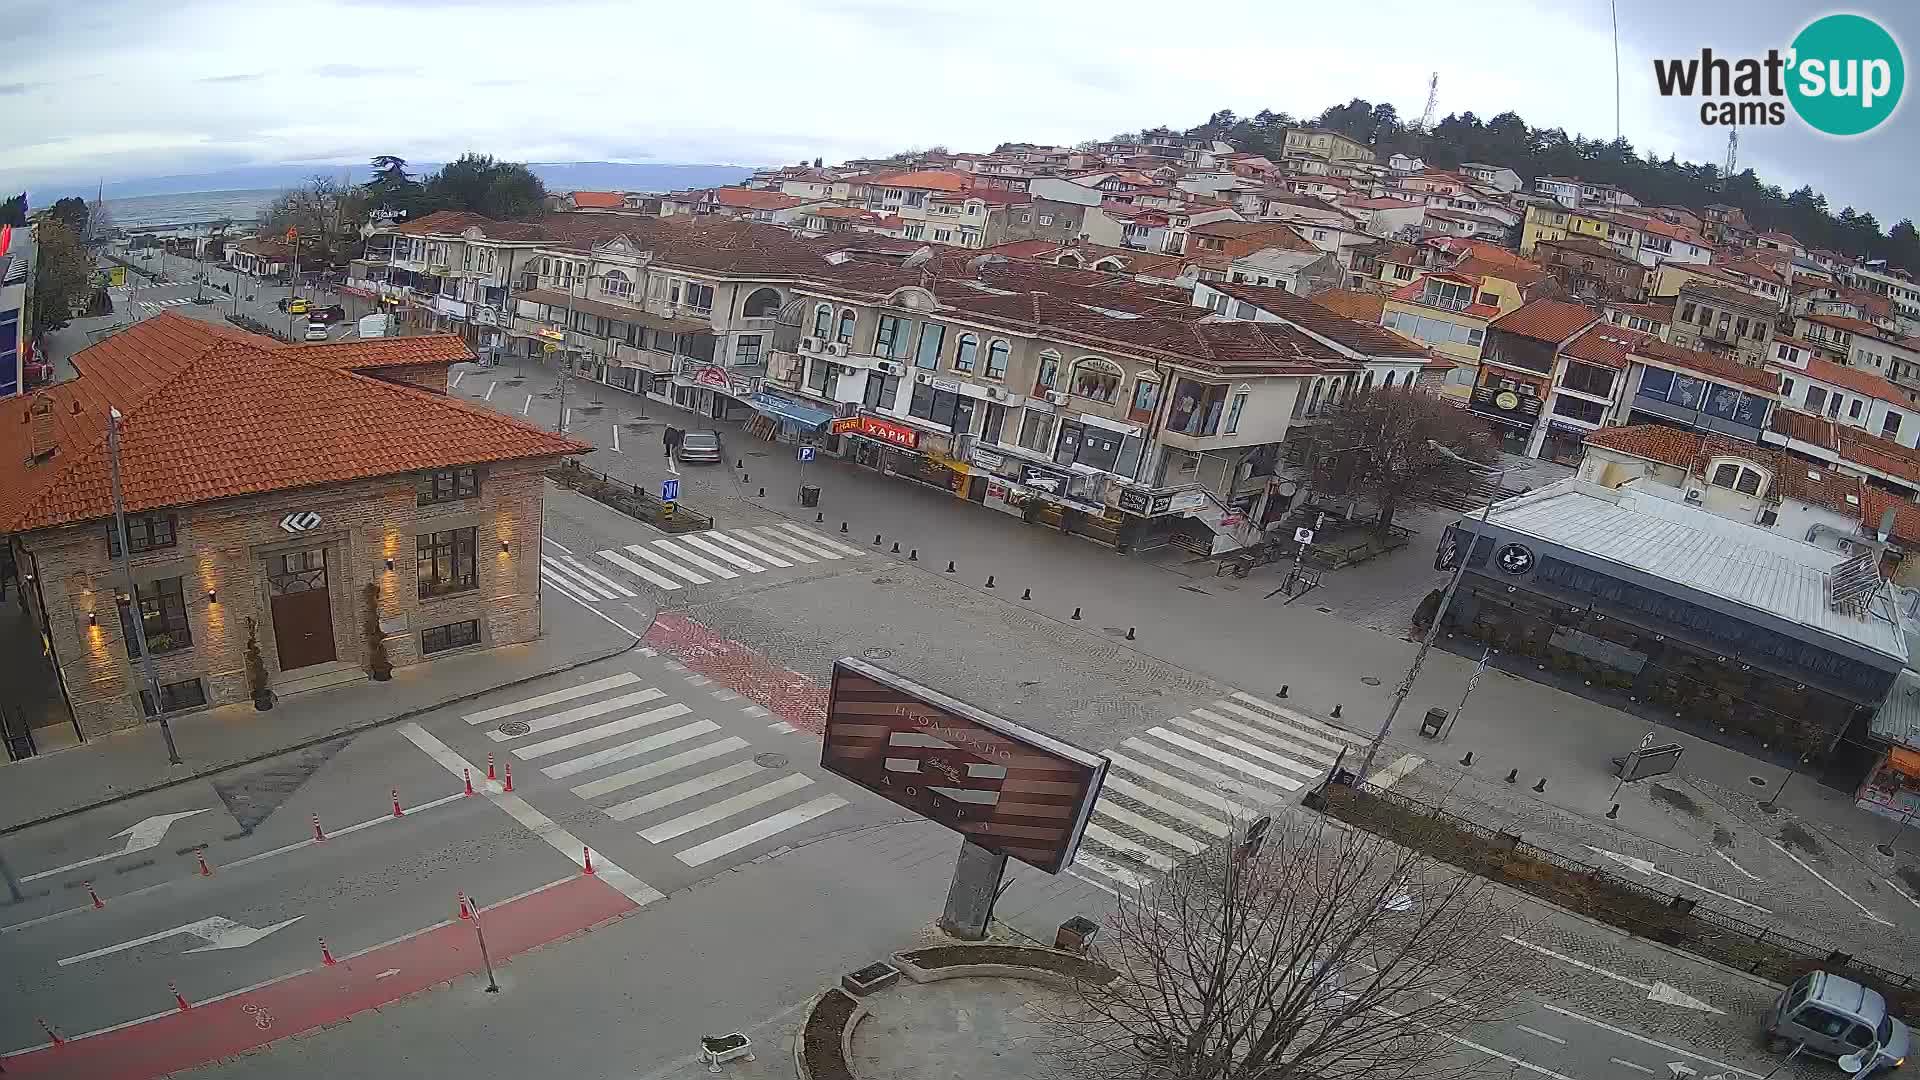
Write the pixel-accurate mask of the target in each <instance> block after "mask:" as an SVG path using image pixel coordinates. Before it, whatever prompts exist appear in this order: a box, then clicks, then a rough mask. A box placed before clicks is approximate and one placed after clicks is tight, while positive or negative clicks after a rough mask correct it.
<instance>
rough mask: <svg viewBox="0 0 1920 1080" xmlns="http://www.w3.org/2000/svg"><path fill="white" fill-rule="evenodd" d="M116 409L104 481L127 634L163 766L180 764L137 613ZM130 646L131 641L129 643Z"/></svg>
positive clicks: (143, 622)
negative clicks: (108, 484) (136, 642)
mask: <svg viewBox="0 0 1920 1080" xmlns="http://www.w3.org/2000/svg"><path fill="white" fill-rule="evenodd" d="M123 419H124V418H123V417H122V416H121V415H120V410H119V409H116V408H114V407H112V406H108V407H107V465H108V470H109V472H108V479H109V480H111V481H112V483H113V532H114V535H115V536H116V537H117V538H118V539H119V541H120V574H121V576H122V577H124V578H126V583H127V608H128V611H129V613H130V614H131V615H132V616H133V618H132V619H131V620H130V621H131V622H132V624H133V625H132V629H131V633H133V634H136V635H138V636H139V638H140V673H141V677H142V678H144V679H145V680H146V683H147V693H148V694H149V695H151V696H152V698H153V715H154V718H155V719H157V720H159V721H160V736H161V737H162V738H164V739H165V740H166V741H167V764H169V765H182V764H185V762H183V761H181V760H180V749H179V748H178V747H176V746H174V744H173V729H172V728H170V727H168V726H167V714H166V712H165V710H163V709H162V708H161V704H160V677H159V676H158V675H157V674H156V673H155V672H154V670H153V650H152V649H151V648H149V647H148V646H147V633H146V619H145V617H144V616H143V615H142V613H141V611H140V589H139V586H137V585H135V584H134V581H133V551H132V549H131V548H129V547H128V545H127V501H126V497H125V495H124V494H123V493H122V492H121V490H120V427H121V421H122V420H123ZM129 644H131V641H129Z"/></svg>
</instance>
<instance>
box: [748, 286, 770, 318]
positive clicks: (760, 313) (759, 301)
mask: <svg viewBox="0 0 1920 1080" xmlns="http://www.w3.org/2000/svg"><path fill="white" fill-rule="evenodd" d="M778 314H780V291H779V290H778V289H755V290H753V292H752V293H750V294H748V296H747V302H746V303H744V304H742V305H740V315H741V317H743V318H748V319H771V318H773V317H774V316H775V315H778Z"/></svg>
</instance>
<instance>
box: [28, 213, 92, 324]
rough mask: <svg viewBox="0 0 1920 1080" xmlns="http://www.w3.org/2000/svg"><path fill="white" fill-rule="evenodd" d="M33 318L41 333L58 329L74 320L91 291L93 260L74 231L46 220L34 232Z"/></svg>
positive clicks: (54, 221) (54, 219)
mask: <svg viewBox="0 0 1920 1080" xmlns="http://www.w3.org/2000/svg"><path fill="white" fill-rule="evenodd" d="M34 241H35V243H36V244H37V245H38V247H37V250H36V252H35V262H34V276H33V319H34V325H35V327H37V328H39V329H41V330H57V329H59V328H60V327H62V326H65V325H67V323H68V321H70V320H71V319H72V318H73V309H74V308H77V307H79V306H80V305H81V304H84V303H86V301H87V296H88V294H89V293H91V292H92V290H93V260H92V259H91V258H89V257H88V255H87V253H86V250H85V249H83V248H82V247H81V246H80V240H79V238H78V237H76V236H74V234H73V230H71V229H69V228H67V226H66V225H65V224H63V223H62V222H61V221H60V220H59V219H58V218H54V217H48V218H47V219H46V220H44V221H42V222H41V223H40V225H39V227H38V228H37V229H35V230H34Z"/></svg>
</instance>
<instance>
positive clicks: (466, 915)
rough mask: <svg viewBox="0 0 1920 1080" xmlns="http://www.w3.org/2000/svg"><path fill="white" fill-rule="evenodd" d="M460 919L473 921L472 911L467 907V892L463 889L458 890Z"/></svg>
mask: <svg viewBox="0 0 1920 1080" xmlns="http://www.w3.org/2000/svg"><path fill="white" fill-rule="evenodd" d="M460 921H461V922H472V921H473V911H472V910H471V909H470V908H468V907H467V893H466V890H465V889H462V890H460Z"/></svg>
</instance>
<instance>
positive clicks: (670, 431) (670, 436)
mask: <svg viewBox="0 0 1920 1080" xmlns="http://www.w3.org/2000/svg"><path fill="white" fill-rule="evenodd" d="M660 444H661V446H662V447H663V448H664V449H665V450H666V453H667V456H668V457H669V458H671V457H672V456H673V451H674V450H675V449H676V448H677V447H679V445H680V429H679V428H677V427H674V426H672V425H668V426H667V429H666V430H665V431H663V432H661V433H660Z"/></svg>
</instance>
